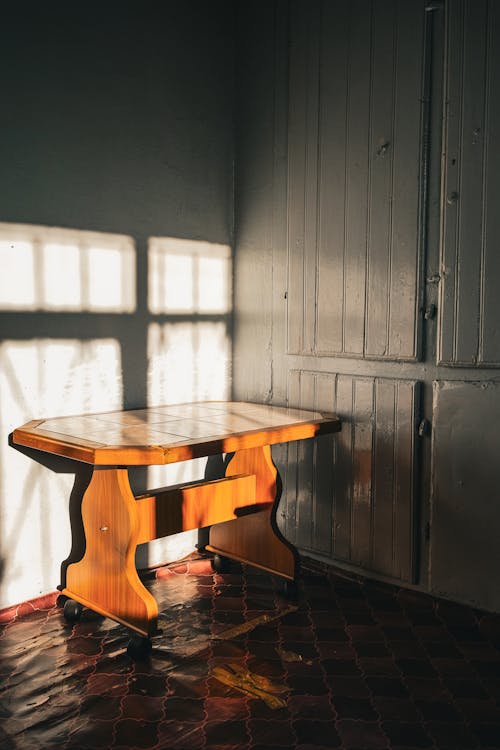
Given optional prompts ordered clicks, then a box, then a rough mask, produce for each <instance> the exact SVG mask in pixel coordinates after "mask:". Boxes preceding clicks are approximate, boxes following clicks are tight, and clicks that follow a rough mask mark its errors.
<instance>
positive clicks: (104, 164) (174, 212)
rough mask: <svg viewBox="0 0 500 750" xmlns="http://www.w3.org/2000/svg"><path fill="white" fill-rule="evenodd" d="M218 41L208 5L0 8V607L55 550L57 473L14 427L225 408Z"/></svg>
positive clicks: (219, 19)
mask: <svg viewBox="0 0 500 750" xmlns="http://www.w3.org/2000/svg"><path fill="white" fill-rule="evenodd" d="M232 31H233V24H232V9H231V4H228V3H225V2H223V1H222V0H221V1H220V2H219V1H218V0H216V1H215V2H211V3H209V4H207V3H203V2H196V1H193V2H182V3H173V2H166V3H147V4H145V5H144V4H141V3H121V4H119V5H116V4H106V3H101V4H97V3H95V4H92V3H91V4H82V3H76V4H75V3H64V2H51V3H48V4H47V3H40V4H38V5H36V6H35V5H30V7H29V11H28V10H27V9H26V8H25V7H23V4H20V5H19V6H16V4H14V3H13V4H10V6H9V8H8V9H7V8H4V10H3V12H2V24H1V28H0V91H1V97H2V102H1V108H2V117H1V121H0V174H1V176H2V177H1V183H0V192H1V197H0V259H1V268H2V270H1V273H2V280H1V281H0V422H1V429H2V433H1V450H0V461H1V466H0V490H1V494H0V559H1V579H0V588H1V595H0V607H3V606H7V605H10V604H13V603H16V602H19V601H23V600H26V599H29V598H31V597H35V596H37V595H38V594H40V593H46V592H47V591H51V590H53V589H54V588H55V586H56V585H57V584H58V583H59V566H60V564H61V562H62V560H64V559H65V557H66V556H67V554H68V552H69V548H70V545H71V537H70V529H69V516H68V498H69V495H70V492H71V488H72V485H73V482H74V478H75V471H76V467H75V466H73V465H71V463H70V462H63V461H59V462H56V461H52V462H51V461H49V462H48V465H46V466H42V465H40V464H39V463H36V462H35V461H34V460H33V458H34V457H35V455H34V454H32V458H28V457H26V456H24V455H23V454H21V453H20V452H18V451H16V450H14V449H13V448H11V447H9V446H8V434H9V432H10V431H11V430H12V429H13V428H14V427H16V426H19V425H20V424H23V423H24V422H26V421H28V420H30V419H32V418H36V417H43V416H50V415H56V414H74V413H81V412H92V411H101V410H102V411H104V410H110V409H114V408H122V407H128V408H131V407H137V406H143V405H145V404H147V403H150V404H151V403H158V402H159V401H165V402H172V401H181V400H185V399H187V400H189V399H191V398H197V397H198V398H205V397H209V398H210V397H213V398H217V397H226V396H227V395H228V394H229V376H230V352H231V343H230V337H231V291H230V284H228V283H227V281H228V277H227V274H230V266H231V258H230V246H231V244H232V223H233V206H232V172H233V166H232V161H233V138H232V89H233V69H232V55H233V52H232V43H233V42H232ZM153 238H156V239H153ZM203 263H205V264H206V263H208V264H210V263H212V264H213V265H212V267H213V268H218V269H219V277H220V278H218V279H217V280H216V281H215V282H214V281H213V278H212V283H215V287H216V288H217V289H218V290H219V291H220V290H222V292H223V295H224V300H223V301H221V300H222V297H220V296H219V297H218V301H216V302H215V303H214V304H212V305H211V304H210V302H208V303H207V299H208V297H209V296H210V289H208V290H205V291H206V292H207V294H208V297H207V294H205V296H204V297H203V295H201V296H200V288H199V283H203V279H200V278H198V276H196V274H197V270H196V269H199V268H200V267H201V266H203ZM176 273H177V277H176V276H175V274H176ZM186 274H187V275H186ZM195 277H196V278H195ZM172 279H174V280H176V283H174V284H172V283H171V282H172ZM184 286H185V287H186V289H184ZM194 288H196V289H197V290H198V292H197V294H198V297H197V298H196V299H195V298H194V297H193V295H195V292H193V289H194ZM195 296H196V295H195ZM202 298H203V299H202ZM203 300H204V302H203ZM214 353H215V355H216V356H214ZM186 373H187V374H186ZM196 470H197V471H202V470H203V467H201V466H199V467H197V469H196ZM184 475H185V471H184V467H183V466H178V467H173V469H172V470H171V473H170V479H177V478H180V477H181V476H184ZM166 478H167V477H166V476H165V474H161V472H156V473H155V472H150V475H147V473H146V472H145V471H142V472H141V471H137V472H136V473H135V475H134V477H133V480H134V483H135V484H136V485H137V486H138V487H139V488H143V487H144V486H145V485H146V484H151V483H153V484H155V483H156V482H160V483H162V481H164V480H165V479H166ZM79 480H81V482H83V483H84V482H85V476H81V477H79ZM192 543H193V540H192V539H191V540H190V541H186V540H184V541H183V542H182V543H181V542H180V543H179V544H180V546H179V545H177V546H174V550H173V552H172V554H174V555H177V554H180V553H181V552H182V551H183V550H184V551H186V549H191V548H192ZM186 544H187V547H186ZM168 554H169V552H168V550H165V549H163V551H161V552H160V551H156V552H155V551H152V550H151V549H150V550H142V551H141V555H140V562H142V563H144V564H146V563H148V562H149V563H151V562H155V561H159V560H161V559H162V558H163V559H164V556H165V555H167V556H168Z"/></svg>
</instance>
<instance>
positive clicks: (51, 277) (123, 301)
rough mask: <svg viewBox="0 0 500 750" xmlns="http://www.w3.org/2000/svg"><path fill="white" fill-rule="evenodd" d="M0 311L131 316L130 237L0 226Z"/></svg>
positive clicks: (133, 305)
mask: <svg viewBox="0 0 500 750" xmlns="http://www.w3.org/2000/svg"><path fill="white" fill-rule="evenodd" d="M0 264H1V267H2V274H1V277H0V310H19V311H27V310H55V311H63V310H67V311H73V312H78V311H88V312H101V311H107V312H132V311H134V310H135V308H136V289H135V245H134V242H133V240H132V238H130V237H128V236H125V235H119V234H108V233H103V232H87V231H81V230H77V229H61V228H58V227H43V226H35V225H30V224H7V223H0Z"/></svg>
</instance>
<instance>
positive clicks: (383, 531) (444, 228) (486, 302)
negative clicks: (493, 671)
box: [234, 0, 500, 610]
mask: <svg viewBox="0 0 500 750" xmlns="http://www.w3.org/2000/svg"><path fill="white" fill-rule="evenodd" d="M239 33H240V34H241V35H242V37H243V41H241V40H240V43H239V44H238V48H237V52H238V55H237V63H238V65H237V76H238V78H237V80H238V81H239V84H240V85H239V99H238V107H237V141H236V143H237V150H236V164H237V181H236V208H237V213H236V229H237V234H236V282H235V311H236V314H235V343H234V392H235V395H236V396H237V397H238V398H249V399H255V400H267V401H269V402H271V403H276V404H283V403H289V404H290V405H292V406H298V405H300V406H304V407H312V408H318V409H323V410H334V411H337V412H338V413H339V415H340V416H341V417H342V419H343V422H344V426H343V430H342V433H341V434H340V435H339V436H337V437H335V438H333V439H330V438H324V439H322V440H321V441H318V442H317V444H311V445H300V446H291V447H290V448H289V449H288V450H284V449H282V450H281V451H276V458H277V461H278V464H279V466H280V469H281V473H282V475H283V478H284V489H285V492H284V499H283V501H282V505H281V509H280V523H281V525H282V529H283V531H284V533H285V534H286V535H287V536H288V538H290V539H291V540H292V541H293V542H295V543H296V544H297V545H298V546H299V547H300V548H301V549H302V550H303V551H305V552H307V553H308V554H310V555H312V556H313V557H317V558H319V559H322V560H327V561H335V562H336V563H338V564H340V565H343V566H345V567H347V568H350V569H354V570H359V571H362V572H364V573H367V574H369V575H374V576H379V577H381V578H384V579H387V580H392V581H395V582H402V583H404V584H405V585H410V586H413V585H414V586H418V587H421V588H424V589H426V590H429V591H433V592H436V593H439V594H441V595H443V596H446V597H449V598H452V599H457V600H461V601H467V602H472V603H474V604H478V605H480V606H483V607H486V608H489V609H496V610H498V609H500V592H499V589H498V586H497V583H496V579H497V576H496V575H495V574H494V573H495V571H496V572H498V570H499V568H500V558H499V557H498V544H497V529H498V526H499V523H500V503H499V500H500V497H499V490H498V486H499V481H500V471H499V469H498V462H496V463H495V461H494V459H493V457H492V456H493V454H494V447H493V446H498V444H499V441H498V438H497V435H496V419H495V417H496V415H497V414H498V413H499V409H500V397H499V395H498V394H499V392H498V385H497V382H498V380H499V376H500V372H499V370H498V367H499V363H500V360H499V356H500V344H499V342H500V339H499V335H498V330H499V328H498V320H499V319H500V318H499V312H500V311H499V307H498V305H499V302H498V294H496V292H495V290H496V288H497V287H498V282H499V267H498V260H496V258H497V244H498V240H499V235H500V227H499V226H498V211H497V210H496V206H495V199H494V194H495V187H496V181H497V180H498V169H496V160H497V158H498V150H499V149H498V146H499V144H498V132H499V124H500V119H499V114H500V113H499V110H498V101H499V97H498V92H497V90H496V89H497V88H498V81H499V80H500V79H499V75H498V74H499V72H500V67H499V65H500V62H499V58H498V39H499V35H500V17H499V9H498V7H497V4H496V3H495V2H493V0H490V1H488V0H482V1H481V2H472V0H449V2H447V3H444V4H440V3H425V2H420V1H415V2H412V3H405V2H402V1H399V0H392V1H391V0H388V1H385V0H356V1H354V2H351V3H342V2H340V1H338V2H337V0H330V1H326V0H324V1H323V2H321V1H320V0H315V1H314V2H304V0H292V2H290V3H286V2H281V1H280V0H276V2H275V3H273V4H267V3H256V4H253V5H252V7H251V8H246V9H240V13H239ZM488 415H489V416H490V418H488ZM486 550H487V551H486Z"/></svg>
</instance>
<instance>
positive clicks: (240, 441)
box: [12, 401, 340, 466]
mask: <svg viewBox="0 0 500 750" xmlns="http://www.w3.org/2000/svg"><path fill="white" fill-rule="evenodd" d="M339 430H340V420H339V419H338V417H337V416H335V415H334V414H326V413H320V412H312V411H303V410H301V409H288V408H284V407H277V406H267V405H264V404H253V403H247V402H228V401H202V402H195V403H187V404H176V405H172V406H152V407H148V408H145V409H132V410H128V411H114V412H104V413H100V414H85V415H80V416H71V417H55V418H53V419H37V420H34V421H32V422H28V423H27V424H25V425H23V426H22V427H19V428H18V429H16V430H14V432H13V436H12V441H13V443H14V444H15V445H23V446H26V447H30V448H36V449H38V450H41V451H46V452H48V453H54V454H57V455H59V456H66V457H68V458H72V459H75V460H77V461H83V462H85V463H90V464H94V465H99V466H116V465H120V466H147V465H152V464H168V463H175V462H177V461H187V460H189V459H191V458H199V457H202V456H210V455H215V454H218V453H232V452H233V451H237V450H242V449H244V448H256V447H259V446H263V445H274V444H276V443H287V442H291V441H293V440H304V439H306V438H312V437H315V436H316V435H321V434H328V433H332V432H338V431H339Z"/></svg>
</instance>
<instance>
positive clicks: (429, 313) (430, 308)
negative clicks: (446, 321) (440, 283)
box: [424, 305, 437, 320]
mask: <svg viewBox="0 0 500 750" xmlns="http://www.w3.org/2000/svg"><path fill="white" fill-rule="evenodd" d="M436 313H437V307H436V305H427V307H426V308H425V310H424V318H425V320H434V318H435V317H436Z"/></svg>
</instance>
